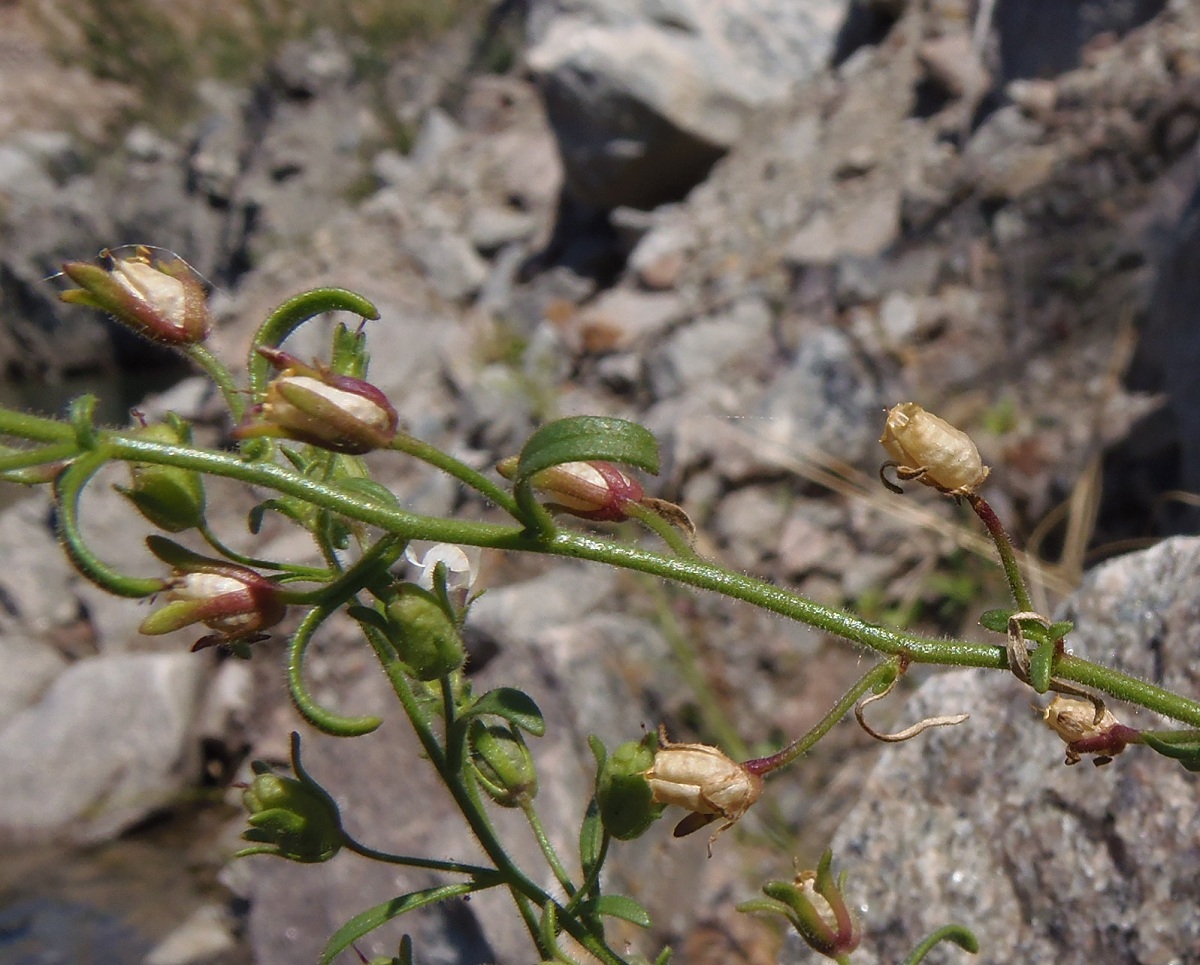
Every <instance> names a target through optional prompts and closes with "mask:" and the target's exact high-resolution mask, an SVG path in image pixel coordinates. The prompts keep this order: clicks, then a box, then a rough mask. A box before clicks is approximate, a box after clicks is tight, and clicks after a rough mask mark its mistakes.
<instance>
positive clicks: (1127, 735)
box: [1042, 696, 1139, 766]
mask: <svg viewBox="0 0 1200 965" xmlns="http://www.w3.org/2000/svg"><path fill="white" fill-rule="evenodd" d="M1097 717H1098V718H1099V719H1097ZM1042 719H1043V720H1044V721H1045V722H1046V726H1047V727H1049V728H1050V729H1051V730H1053V731H1054V732H1055V733H1056V734H1058V736H1059V737H1061V738H1062V739H1063V741H1064V742H1065V743H1066V745H1067V755H1066V763H1067V764H1078V763H1079V761H1080V760H1081V755H1082V754H1096V755H1097V757H1096V758H1095V761H1094V763H1095V764H1096V765H1097V766H1099V765H1101V764H1107V763H1108V762H1109V761H1111V760H1112V759H1113V758H1114V757H1115V756H1116V755H1117V754H1120V753H1121V751H1123V750H1125V747H1126V745H1128V744H1130V743H1132V742H1134V741H1135V740H1136V739H1137V738H1138V736H1139V731H1138V730H1136V729H1135V728H1133V727H1128V726H1126V725H1125V724H1122V723H1121V722H1120V721H1119V720H1117V718H1116V717H1114V716H1113V713H1112V711H1111V710H1109V709H1108V708H1107V707H1104V708H1103V710H1102V711H1101V712H1100V714H1099V715H1097V713H1096V704H1094V703H1093V702H1092V701H1090V700H1075V699H1074V698H1071V697H1063V696H1056V697H1055V698H1054V699H1053V700H1052V701H1050V704H1049V706H1047V707H1046V708H1045V709H1044V710H1042Z"/></svg>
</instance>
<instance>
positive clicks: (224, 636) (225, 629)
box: [138, 560, 287, 650]
mask: <svg viewBox="0 0 1200 965" xmlns="http://www.w3.org/2000/svg"><path fill="white" fill-rule="evenodd" d="M167 601H168V602H167V605H166V606H164V607H162V608H161V609H159V610H156V611H155V612H154V613H152V614H150V616H148V617H146V619H145V620H143V621H142V625H141V626H140V627H139V628H138V629H139V631H140V632H142V633H145V634H149V635H155V634H159V633H170V632H171V631H172V630H179V629H181V628H182V627H186V626H190V625H191V624H193V623H202V624H204V625H205V626H206V627H208V628H209V629H210V630H213V631H215V632H214V633H212V634H210V635H209V636H207V637H204V638H202V639H201V640H199V641H198V642H197V643H196V645H195V646H194V647H193V648H192V649H193V650H200V649H203V648H204V647H211V646H216V645H217V644H224V645H229V644H235V643H252V642H254V641H256V640H260V639H262V638H263V631H264V630H267V629H269V628H270V627H273V626H275V624H277V623H278V622H279V621H280V620H282V619H283V615H284V613H285V611H286V609H287V608H286V606H285V604H284V602H283V600H282V599H281V598H280V594H279V587H278V585H277V584H275V583H273V582H272V581H270V580H268V579H267V578H266V577H264V576H262V575H260V574H258V573H256V572H255V571H254V570H251V569H249V568H247V567H245V566H237V565H235V564H233V563H222V562H220V561H218V560H211V561H207V562H205V563H202V564H198V566H197V567H196V568H193V569H191V571H189V572H184V573H181V574H180V575H178V576H176V577H175V579H173V580H172V581H171V584H170V587H169V590H168V592H167Z"/></svg>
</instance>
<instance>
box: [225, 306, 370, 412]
mask: <svg viewBox="0 0 1200 965" xmlns="http://www.w3.org/2000/svg"><path fill="white" fill-rule="evenodd" d="M326 312H353V313H354V314H355V315H358V316H360V317H361V318H366V319H371V320H374V319H376V318H378V317H379V309H377V308H376V307H375V306H374V305H373V304H371V302H369V301H367V299H365V298H363V297H362V295H358V294H355V293H354V292H352V291H348V290H347V289H345V288H315V289H313V290H312V291H307V292H301V293H300V294H299V295H295V296H293V297H291V298H289V299H288V300H287V301H286V302H284V303H283V304H282V305H280V306H279V307H278V308H277V309H275V311H273V312H272V313H271V315H270V317H268V318H267V320H266V321H265V322H263V323H262V325H261V326H260V327H259V329H258V331H257V332H256V333H255V335H254V341H253V342H252V343H251V344H252V345H253V346H254V349H257V348H258V346H260V345H268V346H271V347H272V348H274V347H276V346H278V345H280V344H281V343H282V342H283V340H284V339H285V338H287V337H288V336H289V335H291V334H292V332H294V331H295V330H296V329H297V328H299V327H300V326H301V325H303V324H304V323H305V322H307V321H308V320H309V319H310V318H316V317H317V316H318V315H324V314H325V313H326ZM254 349H252V350H251V352H250V358H249V359H247V360H246V369H247V371H248V372H249V373H250V398H251V399H252V400H253V401H254V402H258V401H259V400H260V399H261V398H262V395H263V393H264V392H266V389H267V378H268V376H269V375H270V374H271V363H270V362H269V361H267V359H265V358H263V356H261V355H259V354H258V352H257V351H255V350H254Z"/></svg>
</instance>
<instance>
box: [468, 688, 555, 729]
mask: <svg viewBox="0 0 1200 965" xmlns="http://www.w3.org/2000/svg"><path fill="white" fill-rule="evenodd" d="M483 714H494V715H495V716H497V717H501V718H503V719H504V720H506V721H508V722H509V723H510V724H512V725H513V726H515V727H520V728H521V729H522V730H524V731H525V732H526V733H527V734H532V735H533V736H534V737H541V736H542V735H543V734H545V733H546V719H545V718H544V717H542V712H541V710H540V709H539V708H538V705H537V704H536V703H535V702H534V699H533V698H532V697H530V696H529V694H527V693H525V691H523V690H517V689H516V688H515V687H497V688H496V689H495V690H489V691H488V692H487V693H486V694H484V695H483V696H482V697H480V698H479V699H478V700H476V701H475V703H473V704H472V705H471V706H470V707H468V708H467V709H466V710H465V711H464V712H463V717H479V716H481V715H483Z"/></svg>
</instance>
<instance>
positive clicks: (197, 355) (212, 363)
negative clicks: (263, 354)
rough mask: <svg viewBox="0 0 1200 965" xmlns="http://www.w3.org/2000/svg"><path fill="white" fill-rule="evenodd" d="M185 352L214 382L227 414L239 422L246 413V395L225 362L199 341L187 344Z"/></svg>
mask: <svg viewBox="0 0 1200 965" xmlns="http://www.w3.org/2000/svg"><path fill="white" fill-rule="evenodd" d="M185 354H186V355H187V357H188V358H190V359H191V360H192V361H193V362H195V363H196V364H197V365H198V366H200V368H202V369H203V370H204V373H205V375H207V376H208V377H209V378H210V379H212V380H213V382H214V383H216V386H217V388H218V389H220V390H221V396H222V397H223V398H224V399H225V405H226V406H228V408H229V414H230V415H231V416H233V421H234V422H235V423H238V422H241V421H242V416H243V415H245V414H246V395H245V393H243V392H242V390H241V389H239V388H238V384H237V383H236V382H234V380H233V375H232V374H231V373H230V371H229V369H228V368H226V366H225V363H224V362H222V361H221V360H220V359H219V358H217V357H216V356H215V355H213V353H212V352H210V351H209V350H208V349H207V348H206V347H205V346H204V345H202V344H200V343H196V344H194V345H189V346H187V348H186V349H185Z"/></svg>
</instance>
